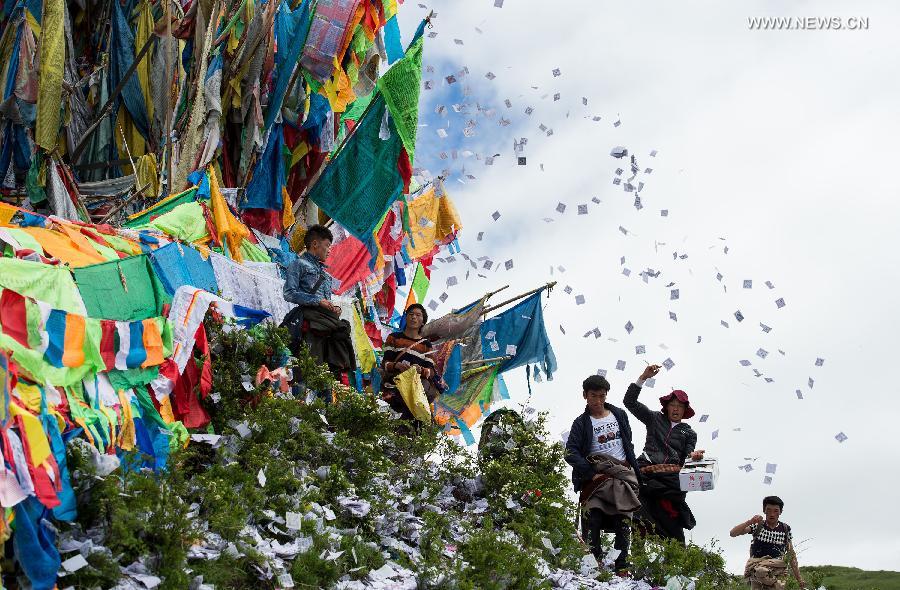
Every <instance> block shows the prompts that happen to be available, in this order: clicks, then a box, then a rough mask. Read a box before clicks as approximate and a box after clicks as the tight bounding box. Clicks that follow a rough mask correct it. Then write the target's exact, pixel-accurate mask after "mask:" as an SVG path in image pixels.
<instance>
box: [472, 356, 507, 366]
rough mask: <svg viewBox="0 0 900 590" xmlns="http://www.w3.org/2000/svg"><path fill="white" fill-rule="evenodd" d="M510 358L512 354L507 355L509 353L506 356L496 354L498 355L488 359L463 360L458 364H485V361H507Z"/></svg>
mask: <svg viewBox="0 0 900 590" xmlns="http://www.w3.org/2000/svg"><path fill="white" fill-rule="evenodd" d="M511 358H513V357H512V356H509V355H508V356H498V357H494V358H490V359H478V360H474V361H465V362H463V363H460V364H461V365H463V366H467V365H484V364H487V363H494V362H503V361H508V360H509V359H511Z"/></svg>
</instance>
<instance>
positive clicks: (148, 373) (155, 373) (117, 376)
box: [106, 367, 159, 391]
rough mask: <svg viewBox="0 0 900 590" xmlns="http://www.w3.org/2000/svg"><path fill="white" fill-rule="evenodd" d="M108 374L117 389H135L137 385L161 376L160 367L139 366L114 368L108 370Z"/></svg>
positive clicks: (145, 383)
mask: <svg viewBox="0 0 900 590" xmlns="http://www.w3.org/2000/svg"><path fill="white" fill-rule="evenodd" d="M106 375H107V377H109V382H110V383H111V384H112V386H113V389H115V390H116V391H118V390H120V389H134V388H135V387H140V386H143V385H147V384H148V383H150V382H152V381H153V380H154V379H156V378H157V377H159V367H149V368H146V369H142V368H140V367H138V368H135V369H124V370H119V369H114V370H112V371H109V372H107V373H106Z"/></svg>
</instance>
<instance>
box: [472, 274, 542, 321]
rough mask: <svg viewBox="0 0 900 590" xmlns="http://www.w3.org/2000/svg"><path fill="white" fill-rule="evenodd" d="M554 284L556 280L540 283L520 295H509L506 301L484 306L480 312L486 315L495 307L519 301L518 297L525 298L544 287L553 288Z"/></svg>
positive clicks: (498, 307)
mask: <svg viewBox="0 0 900 590" xmlns="http://www.w3.org/2000/svg"><path fill="white" fill-rule="evenodd" d="M555 286H556V281H553V282H551V283H547V284H546V285H541V286H540V287H538V288H537V289H532V290H531V291H528V292H526V293H522V294H521V295H516V296H515V297H511V298H510V299H507V300H506V301H503V302H502V303H498V304H497V305H492V306H490V307H488V308H486V309H485V310H484V311H482V312H481V313H483V314H484V315H487V314H489V313H490V312H492V311H494V310H496V309H500V308H501V307H504V306H506V305H509V304H510V303H514V302H516V301H519V300H520V299H525V298H526V297H528V296H529V295H534V294H535V293H539V292H541V291H543V290H544V289H547V290H550V289H553V287H555Z"/></svg>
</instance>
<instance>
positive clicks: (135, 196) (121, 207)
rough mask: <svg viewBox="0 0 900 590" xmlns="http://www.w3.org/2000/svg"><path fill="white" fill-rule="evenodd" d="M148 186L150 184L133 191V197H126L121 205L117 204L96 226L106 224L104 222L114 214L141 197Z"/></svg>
mask: <svg viewBox="0 0 900 590" xmlns="http://www.w3.org/2000/svg"><path fill="white" fill-rule="evenodd" d="M149 186H150V183H147V184H145V185H144V186H142V187H141V188H139V189H138V190H137V191H135V193H134V194H133V195H131V196H130V197H128V198H127V199H125V200H124V201H122V202H121V203H119V204H118V205H116V206H115V207H113V208H112V210H111V211H110V212H109V213H107V214H106V215H104V216H103V219H101V220H100V221H99V222H97V223H98V225H102V224H104V223H106V221H107V220H108V219H110V218H111V217H112V216H113V215H115V214H116V213H118V212H119V211H121V210H122V209H124V208H125V207H126V206H127V205H128V204H129V203H131V202H132V201H133V200H135V199H136V198H137V197H138V196H142V195H143V194H144V191H145V190H147V188H148V187H149Z"/></svg>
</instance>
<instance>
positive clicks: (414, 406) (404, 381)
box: [394, 367, 431, 422]
mask: <svg viewBox="0 0 900 590" xmlns="http://www.w3.org/2000/svg"><path fill="white" fill-rule="evenodd" d="M394 383H395V384H396V385H397V390H398V391H400V396H401V397H403V401H404V402H405V403H406V407H407V408H409V411H410V412H412V415H413V416H414V417H415V419H416V420H418V421H420V422H431V408H430V404H429V403H428V398H427V397H426V396H425V388H424V387H423V386H422V378H421V377H420V376H419V373H418V372H416V368H415V367H410V368H408V369H407V370H405V371H403V372H402V373H400V374H399V375H397V377H395V378H394Z"/></svg>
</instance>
